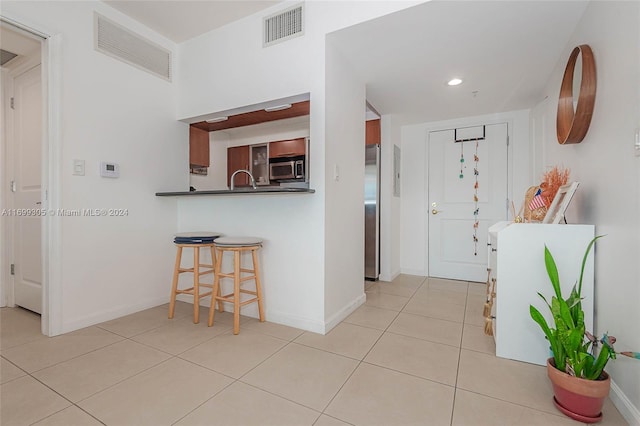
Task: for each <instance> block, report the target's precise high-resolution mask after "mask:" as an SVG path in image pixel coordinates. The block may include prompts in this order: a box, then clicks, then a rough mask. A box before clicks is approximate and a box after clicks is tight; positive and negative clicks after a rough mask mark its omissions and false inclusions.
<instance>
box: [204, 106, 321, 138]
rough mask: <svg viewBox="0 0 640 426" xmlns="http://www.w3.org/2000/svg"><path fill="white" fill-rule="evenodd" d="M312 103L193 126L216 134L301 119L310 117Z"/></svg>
mask: <svg viewBox="0 0 640 426" xmlns="http://www.w3.org/2000/svg"><path fill="white" fill-rule="evenodd" d="M309 110H310V101H303V102H297V103H293V104H291V108H287V109H283V110H280V111H272V112H267V111H265V110H263V109H261V110H258V111H252V112H246V113H244V114H237V115H232V116H230V117H229V119H228V120H225V121H220V122H218V123H207V122H206V121H200V122H198V123H193V124H192V126H193V127H196V128H198V129H202V130H206V131H207V132H214V131H216V130H224V129H231V128H234V127H243V126H250V125H252V124H259V123H266V122H268V121H276V120H283V119H285V118H293V117H301V116H304V115H309Z"/></svg>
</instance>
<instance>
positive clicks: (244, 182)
mask: <svg viewBox="0 0 640 426" xmlns="http://www.w3.org/2000/svg"><path fill="white" fill-rule="evenodd" d="M240 169H244V170H250V168H249V145H243V146H234V147H231V148H227V186H228V187H229V188H231V175H232V174H233V173H234V172H235V171H236V170H240ZM234 185H235V186H236V187H240V186H249V176H247V174H246V173H238V174H237V175H236V177H235V179H234Z"/></svg>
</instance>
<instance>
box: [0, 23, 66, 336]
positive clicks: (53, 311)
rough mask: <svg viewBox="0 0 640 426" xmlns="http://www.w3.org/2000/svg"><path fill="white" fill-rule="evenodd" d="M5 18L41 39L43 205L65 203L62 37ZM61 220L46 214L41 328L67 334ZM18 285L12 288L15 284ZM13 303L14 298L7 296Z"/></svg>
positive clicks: (5, 250) (3, 248) (3, 262)
mask: <svg viewBox="0 0 640 426" xmlns="http://www.w3.org/2000/svg"><path fill="white" fill-rule="evenodd" d="M0 21H2V23H5V24H8V25H12V26H14V27H16V28H18V29H19V30H21V31H23V32H24V33H25V35H28V36H31V37H34V38H36V39H40V40H41V52H40V55H41V58H40V64H41V69H42V124H43V125H42V162H41V167H42V194H43V195H42V208H43V209H47V210H50V209H59V208H61V186H62V173H61V171H62V170H61V158H60V157H61V153H62V149H61V148H62V140H61V131H60V130H61V123H62V121H61V99H62V97H61V92H62V62H61V58H62V55H61V51H62V36H61V35H60V34H55V35H51V34H52V33H51V32H48V31H46V30H45V29H41V28H39V26H37V25H33V24H32V23H23V22H20V21H19V20H15V19H12V18H11V17H9V16H5V15H2V16H0ZM2 141H3V145H5V146H3V147H2V148H3V150H2V159H1V164H2V166H3V168H4V170H7V165H8V158H7V157H6V155H4V153H5V152H6V143H7V142H8V141H6V139H5V138H4V137H3V138H2ZM0 182H1V183H2V186H1V189H0V195H1V196H0V202H1V203H2V205H3V206H7V205H8V201H9V197H10V195H9V193H8V188H9V187H8V182H7V181H6V175H4V176H2V177H0ZM9 228H10V221H8V220H3V221H2V234H3V235H11V230H10V229H9ZM61 248H62V220H61V218H60V217H57V216H53V215H46V216H44V217H43V219H42V240H41V251H42V315H41V331H42V333H43V334H45V335H47V336H55V335H58V334H61V333H62V262H61V261H62V256H61V254H62V253H61ZM10 249H11V247H9V246H8V242H7V239H6V238H0V268H1V269H0V277H1V278H2V283H1V285H4V286H5V287H4V288H3V295H4V296H5V297H6V296H7V295H8V294H10V295H11V299H13V291H11V292H9V291H8V290H9V288H8V287H9V286H11V287H12V285H13V280H12V279H11V275H10V271H9V262H7V260H8V257H9V253H10ZM11 290H13V288H11ZM8 302H11V303H12V302H13V300H8Z"/></svg>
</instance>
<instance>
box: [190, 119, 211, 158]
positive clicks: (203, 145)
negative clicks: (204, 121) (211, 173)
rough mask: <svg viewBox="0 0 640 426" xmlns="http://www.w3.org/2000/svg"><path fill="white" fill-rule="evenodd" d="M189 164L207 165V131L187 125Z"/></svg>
mask: <svg viewBox="0 0 640 426" xmlns="http://www.w3.org/2000/svg"><path fill="white" fill-rule="evenodd" d="M189 164H191V165H193V166H199V167H209V132H207V131H206V130H202V129H198V128H197V127H193V126H189Z"/></svg>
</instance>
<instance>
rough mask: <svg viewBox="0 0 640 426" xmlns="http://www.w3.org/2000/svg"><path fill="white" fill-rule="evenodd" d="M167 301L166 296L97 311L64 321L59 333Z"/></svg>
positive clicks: (153, 306)
mask: <svg viewBox="0 0 640 426" xmlns="http://www.w3.org/2000/svg"><path fill="white" fill-rule="evenodd" d="M168 302H169V300H168V298H167V297H160V298H155V299H151V300H148V301H146V302H144V303H138V304H135V305H130V306H120V307H118V308H115V309H111V310H108V311H103V312H97V313H95V314H92V315H87V316H85V317H82V318H77V319H75V320H73V321H66V322H64V323H63V324H62V331H61V333H60V334H64V333H69V332H71V331H75V330H79V329H81V328H85V327H90V326H92V325H96V324H100V323H101V322H105V321H110V320H112V319H116V318H120V317H123V316H125V315H129V314H134V313H136V312H140V311H144V310H145V309H149V308H155V307H156V306H160V305H164V304H165V303H168ZM51 337H53V336H51Z"/></svg>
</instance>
